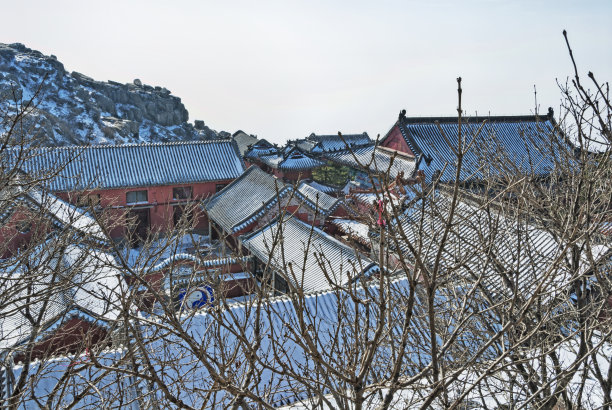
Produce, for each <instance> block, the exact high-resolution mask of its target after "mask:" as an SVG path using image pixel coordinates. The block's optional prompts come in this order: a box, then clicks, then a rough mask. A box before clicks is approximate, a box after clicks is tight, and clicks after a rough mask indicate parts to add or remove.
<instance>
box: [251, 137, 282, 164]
mask: <svg viewBox="0 0 612 410" xmlns="http://www.w3.org/2000/svg"><path fill="white" fill-rule="evenodd" d="M277 152H278V148H277V147H275V146H274V145H272V144H271V143H269V142H268V141H267V140H265V139H260V140H257V141H256V142H255V143H253V144H252V145H251V146H250V147H249V148H248V149H247V151H246V152H245V154H244V157H245V158H248V159H259V157H261V156H262V155H272V154H276V153H277Z"/></svg>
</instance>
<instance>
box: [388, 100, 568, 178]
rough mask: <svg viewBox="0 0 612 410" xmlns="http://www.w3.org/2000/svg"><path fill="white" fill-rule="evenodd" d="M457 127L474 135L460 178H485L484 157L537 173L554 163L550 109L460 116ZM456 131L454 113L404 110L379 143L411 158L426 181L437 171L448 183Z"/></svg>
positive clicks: (466, 136)
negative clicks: (536, 112) (420, 113)
mask: <svg viewBox="0 0 612 410" xmlns="http://www.w3.org/2000/svg"><path fill="white" fill-rule="evenodd" d="M461 127H462V131H461V132H462V135H463V136H464V139H467V140H470V141H471V139H472V137H473V136H476V140H475V141H474V143H473V144H471V147H470V149H469V150H468V151H467V152H466V154H465V156H464V159H463V168H462V171H463V172H462V175H463V176H462V179H482V178H484V177H485V175H483V173H482V172H483V170H482V169H481V165H482V160H487V159H490V158H493V157H498V158H500V159H502V160H503V161H505V162H506V163H508V164H511V165H512V167H513V168H516V169H518V170H520V171H523V172H529V173H533V174H536V175H544V174H547V173H548V172H549V171H550V170H551V169H552V167H553V165H554V159H553V155H552V153H551V152H550V150H549V149H547V147H548V145H549V141H550V137H551V136H556V137H559V135H558V133H557V132H556V131H555V120H554V118H553V111H552V109H549V111H548V114H547V115H544V116H535V115H522V116H487V117H464V118H463V121H462V125H461ZM481 127H482V129H481V130H480V131H479V129H480V128H481ZM458 135H459V123H458V119H457V117H406V111H405V110H403V111H402V112H400V115H399V117H398V119H397V121H396V122H395V124H394V125H393V127H392V128H391V129H390V130H389V132H387V134H386V135H385V137H384V138H383V139H382V140H381V141H380V144H379V146H380V147H381V148H383V149H387V150H390V151H397V152H401V153H405V154H406V155H407V156H411V157H414V158H415V161H416V169H420V170H423V171H424V172H425V174H426V176H427V178H428V179H430V178H431V177H432V176H433V175H434V173H436V172H438V173H440V176H439V177H440V178H441V180H442V181H450V180H452V179H454V177H455V169H456V165H455V164H456V162H457V155H456V150H457V146H458ZM562 143H565V141H563V142H562Z"/></svg>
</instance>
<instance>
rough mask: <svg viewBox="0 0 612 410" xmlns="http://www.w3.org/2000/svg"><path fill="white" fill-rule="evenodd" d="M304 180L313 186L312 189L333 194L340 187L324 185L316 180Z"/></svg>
mask: <svg viewBox="0 0 612 410" xmlns="http://www.w3.org/2000/svg"><path fill="white" fill-rule="evenodd" d="M304 182H305V183H306V184H308V185H310V186H311V187H313V188H314V189H316V190H317V191H321V192H325V193H326V194H335V193H337V192H338V191H340V189H341V188H339V187H335V186H331V185H325V184H322V183H321V182H317V181H304Z"/></svg>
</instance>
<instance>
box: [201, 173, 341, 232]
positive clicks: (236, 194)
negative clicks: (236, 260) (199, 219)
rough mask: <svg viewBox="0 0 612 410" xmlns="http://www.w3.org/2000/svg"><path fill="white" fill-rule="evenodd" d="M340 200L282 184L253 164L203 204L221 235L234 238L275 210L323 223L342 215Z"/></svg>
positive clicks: (270, 215) (275, 214)
mask: <svg viewBox="0 0 612 410" xmlns="http://www.w3.org/2000/svg"><path fill="white" fill-rule="evenodd" d="M342 205H343V201H341V200H338V199H336V198H333V197H330V196H329V195H327V194H325V193H323V192H320V193H318V192H317V191H316V190H315V189H314V188H311V187H307V186H305V185H304V186H301V189H295V188H294V187H293V185H290V184H285V183H284V182H283V181H282V180H280V179H279V178H276V177H274V176H272V175H270V174H268V173H266V172H264V171H262V170H261V169H260V168H259V167H257V166H256V165H252V166H251V167H249V169H247V170H246V171H245V172H244V174H242V175H241V176H240V177H239V178H237V179H236V180H235V181H234V182H232V183H231V184H229V185H228V186H227V187H225V188H224V189H223V190H221V191H220V192H218V193H217V194H215V195H214V196H213V197H212V198H211V199H210V200H209V201H208V202H207V203H206V205H205V209H206V212H207V214H208V216H209V218H210V221H211V222H212V223H213V224H214V226H215V227H216V228H217V229H218V230H219V231H220V232H223V233H224V234H225V235H228V236H231V237H234V238H237V237H238V236H239V235H242V234H244V233H246V232H250V231H252V230H253V229H257V228H259V227H261V226H264V225H266V224H267V223H268V222H269V221H270V220H272V219H274V218H275V217H276V216H277V215H278V214H279V212H290V213H292V214H294V215H295V216H296V217H297V218H299V219H301V220H303V221H305V222H307V223H310V224H314V225H315V226H323V225H324V224H325V222H326V220H327V218H328V217H329V216H330V215H331V214H334V213H336V212H338V213H339V214H341V215H345V210H344V209H343V208H342Z"/></svg>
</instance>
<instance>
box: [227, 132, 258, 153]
mask: <svg viewBox="0 0 612 410" xmlns="http://www.w3.org/2000/svg"><path fill="white" fill-rule="evenodd" d="M232 139H233V140H234V141H236V145H237V146H238V152H240V155H241V156H243V157H244V154H246V152H247V151H248V150H249V147H250V146H251V145H253V144H255V143H256V142H257V137H256V136H254V135H249V134H247V133H246V132H244V131H236V132H235V133H234V134H233V135H232Z"/></svg>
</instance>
